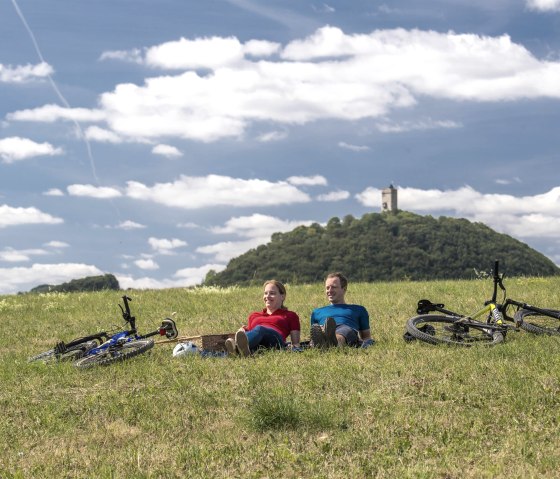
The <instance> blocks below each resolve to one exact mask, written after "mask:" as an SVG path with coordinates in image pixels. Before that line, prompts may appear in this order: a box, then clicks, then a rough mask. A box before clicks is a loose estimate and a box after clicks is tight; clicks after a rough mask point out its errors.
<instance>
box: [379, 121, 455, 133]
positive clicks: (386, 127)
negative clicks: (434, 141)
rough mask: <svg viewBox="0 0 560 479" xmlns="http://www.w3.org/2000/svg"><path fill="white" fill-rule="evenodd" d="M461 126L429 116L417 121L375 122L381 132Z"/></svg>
mask: <svg viewBox="0 0 560 479" xmlns="http://www.w3.org/2000/svg"><path fill="white" fill-rule="evenodd" d="M461 126H462V125H461V123H458V122H455V121H451V120H432V119H431V118H428V119H424V120H418V121H402V122H398V123H397V122H394V121H391V120H383V121H380V122H377V123H376V124H375V127H376V128H377V129H378V130H379V131H381V132H383V133H402V132H406V131H414V130H434V129H448V128H461Z"/></svg>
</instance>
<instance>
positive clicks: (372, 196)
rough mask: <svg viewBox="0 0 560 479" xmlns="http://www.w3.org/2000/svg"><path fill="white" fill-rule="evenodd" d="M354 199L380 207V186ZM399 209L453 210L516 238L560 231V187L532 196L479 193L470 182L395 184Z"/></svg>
mask: <svg viewBox="0 0 560 479" xmlns="http://www.w3.org/2000/svg"><path fill="white" fill-rule="evenodd" d="M356 199H357V200H358V201H359V202H360V203H361V204H363V205H364V206H368V207H380V205H381V190H380V189H377V188H367V189H365V190H364V191H362V192H361V193H359V194H358V195H356ZM398 206H399V208H401V209H404V210H408V211H414V212H422V213H441V214H444V213H445V214H450V213H451V214H452V215H455V216H459V217H462V218H467V219H469V220H471V221H479V222H482V223H484V224H486V225H488V226H490V227H491V228H492V229H494V230H496V231H500V232H503V233H508V234H510V235H512V236H515V237H517V238H544V237H547V238H557V237H558V236H559V234H560V213H559V212H560V187H555V188H552V189H551V190H550V191H548V192H546V193H543V194H539V195H534V196H521V197H517V196H513V195H505V194H489V193H480V192H478V191H476V190H475V189H473V188H471V187H470V186H464V187H462V188H459V189H456V190H437V189H431V190H420V189H416V188H398Z"/></svg>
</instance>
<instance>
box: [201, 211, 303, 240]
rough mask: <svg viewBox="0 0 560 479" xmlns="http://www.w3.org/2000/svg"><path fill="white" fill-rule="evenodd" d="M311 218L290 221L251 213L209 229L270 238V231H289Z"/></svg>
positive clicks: (217, 231)
mask: <svg viewBox="0 0 560 479" xmlns="http://www.w3.org/2000/svg"><path fill="white" fill-rule="evenodd" d="M311 223H313V221H311V220H307V221H290V220H282V219H280V218H276V217H274V216H268V215H261V214H253V215H251V216H238V217H234V218H230V219H229V220H228V221H226V224H225V225H224V226H217V227H214V228H212V229H211V231H212V232H213V233H217V234H234V235H238V236H243V237H249V238H258V239H263V238H264V239H266V241H269V240H270V236H271V235H272V233H277V232H284V231H291V230H293V229H294V228H296V227H298V226H302V225H310V224H311Z"/></svg>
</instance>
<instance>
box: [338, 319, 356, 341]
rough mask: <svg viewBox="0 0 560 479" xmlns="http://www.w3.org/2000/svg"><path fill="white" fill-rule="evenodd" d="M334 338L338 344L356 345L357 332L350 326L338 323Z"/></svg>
mask: <svg viewBox="0 0 560 479" xmlns="http://www.w3.org/2000/svg"><path fill="white" fill-rule="evenodd" d="M336 339H337V341H338V345H339V346H356V345H357V344H358V333H357V332H356V331H355V330H354V329H352V328H351V327H350V326H346V325H345V324H340V325H338V326H337V327H336Z"/></svg>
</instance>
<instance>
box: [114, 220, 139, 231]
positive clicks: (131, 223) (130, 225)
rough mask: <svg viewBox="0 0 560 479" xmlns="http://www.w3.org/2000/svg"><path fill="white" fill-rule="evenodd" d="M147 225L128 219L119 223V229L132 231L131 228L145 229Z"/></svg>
mask: <svg viewBox="0 0 560 479" xmlns="http://www.w3.org/2000/svg"><path fill="white" fill-rule="evenodd" d="M145 227H146V225H142V224H140V223H136V222H135V221H131V220H126V221H122V222H121V223H119V224H118V226H117V229H120V230H125V231H130V230H138V229H143V228H145Z"/></svg>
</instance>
